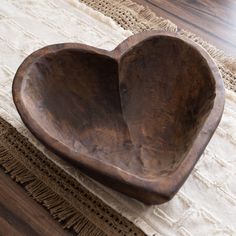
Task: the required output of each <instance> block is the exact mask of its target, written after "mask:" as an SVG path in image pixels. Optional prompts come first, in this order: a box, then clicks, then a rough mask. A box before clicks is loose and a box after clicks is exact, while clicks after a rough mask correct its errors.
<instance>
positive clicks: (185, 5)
mask: <svg viewBox="0 0 236 236" xmlns="http://www.w3.org/2000/svg"><path fill="white" fill-rule="evenodd" d="M134 1H135V2H137V3H141V4H143V5H145V6H148V7H149V8H150V9H151V10H152V11H154V12H155V13H156V14H157V15H158V16H162V17H163V18H168V19H170V20H171V21H172V22H174V23H175V24H177V25H178V26H179V27H180V28H183V29H186V30H189V31H191V32H193V33H195V34H197V35H199V36H201V37H202V38H203V39H205V40H207V41H208V42H210V43H212V44H213V45H215V46H216V47H218V48H220V49H222V50H224V51H225V52H226V53H227V54H231V55H233V56H236V0H134Z"/></svg>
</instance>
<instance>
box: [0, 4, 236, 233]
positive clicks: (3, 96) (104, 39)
mask: <svg viewBox="0 0 236 236" xmlns="http://www.w3.org/2000/svg"><path fill="white" fill-rule="evenodd" d="M129 35H131V32H129V31H125V30H123V29H122V28H120V27H119V26H118V25H117V24H116V23H115V22H114V21H112V20H111V19H109V18H107V17H105V16H103V15H102V14H100V13H98V12H95V11H94V10H92V9H90V8H88V7H87V6H85V5H84V4H81V3H79V2H77V1H76V0H37V1H36V0H1V5H0V116H1V117H3V118H5V119H6V120H7V121H8V122H10V123H11V124H12V125H13V126H14V127H16V128H17V130H18V131H19V132H21V133H22V134H23V135H25V136H26V137H28V138H29V140H30V141H31V142H32V143H33V144H34V145H35V146H37V148H38V149H40V150H41V151H43V152H44V153H45V154H46V155H47V156H48V158H50V159H51V160H53V161H54V162H55V163H56V164H57V165H58V166H63V168H64V169H66V170H68V173H69V174H71V175H73V176H74V177H75V178H76V179H77V180H78V181H79V182H80V183H81V184H82V185H83V186H85V187H86V188H87V189H89V190H90V191H91V192H93V193H94V194H96V195H97V196H98V197H99V198H101V199H102V200H103V201H104V202H106V203H107V204H108V205H109V206H111V207H112V208H114V209H115V210H116V211H118V212H119V213H121V214H122V215H123V216H125V217H126V218H128V219H129V220H130V221H132V222H133V223H134V224H136V225H137V226H138V227H139V228H141V229H142V230H143V231H144V232H145V233H146V234H147V235H152V236H154V235H155V236H157V235H164V236H168V235H177V236H178V235H182V236H187V235H197V236H199V235H200V236H201V235H204V236H205V235H209V236H211V235H219V236H222V235H236V181H235V179H236V178H235V177H236V168H235V167H236V96H235V95H234V94H233V93H231V92H229V91H226V105H225V111H224V115H223V118H222V121H221V123H220V125H219V127H218V129H217V131H216V133H215V134H214V136H213V138H212V140H211V142H210V144H209V145H208V147H207V149H206V151H205V152H204V154H203V156H202V157H201V159H200V161H199V162H198V164H197V166H196V167H195V169H194V170H193V172H192V174H191V175H190V177H189V178H188V180H187V181H186V183H185V184H184V186H183V187H182V188H181V190H180V191H179V193H178V194H177V195H176V196H175V197H174V199H173V200H171V201H170V202H168V203H165V204H163V205H160V206H145V205H143V204H142V203H140V202H138V201H136V200H134V199H131V198H128V197H126V196H124V195H122V194H119V193H117V192H115V191H113V190H111V189H108V188H106V187H104V186H102V185H101V184H98V183H97V182H95V181H94V180H91V179H90V178H88V177H86V176H85V175H84V174H81V173H80V172H79V171H78V170H77V169H75V168H74V167H72V166H71V165H70V164H68V163H65V162H64V161H63V160H61V159H60V158H59V157H57V156H56V155H54V154H52V153H50V152H49V151H48V150H46V149H45V148H44V147H43V145H41V144H40V143H39V142H38V141H37V140H36V139H35V138H34V137H33V136H32V135H31V134H30V132H29V131H28V130H27V129H26V128H25V126H24V125H23V124H22V121H21V120H20V118H19V115H18V113H17V111H16V109H15V106H14V104H13V101H12V95H11V86H12V80H13V76H14V74H15V72H16V70H17V68H18V66H19V65H20V64H21V62H22V61H23V59H24V58H25V57H26V56H28V55H29V54H30V53H31V52H33V51H35V50H36V49H39V48H41V47H43V46H45V45H48V44H55V43H62V42H80V43H86V44H89V45H93V46H96V47H100V48H104V49H108V50H111V49H113V48H114V47H115V46H116V45H117V44H119V43H120V42H121V41H122V40H124V39H125V38H126V37H128V36H129ZM65 166H66V168H65Z"/></svg>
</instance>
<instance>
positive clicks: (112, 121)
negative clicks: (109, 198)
mask: <svg viewBox="0 0 236 236" xmlns="http://www.w3.org/2000/svg"><path fill="white" fill-rule="evenodd" d="M29 76H30V79H29ZM13 98H14V102H15V104H16V107H17V109H18V112H19V113H20V115H21V118H22V120H23V121H24V123H25V125H26V126H27V127H28V128H29V129H30V130H31V132H32V133H34V134H35V136H36V137H37V138H38V139H40V140H41V141H42V142H43V143H44V144H45V145H46V146H47V147H48V148H50V149H51V150H52V151H53V152H55V153H57V154H59V155H60V156H61V157H63V158H64V159H66V160H68V161H71V162H73V163H74V164H75V165H77V166H78V167H79V168H80V169H81V170H83V171H84V172H85V173H86V174H88V175H90V176H91V177H94V178H95V179H96V180H98V181H101V182H102V183H104V184H105V185H108V186H110V187H112V188H114V189H116V190H118V191H120V192H122V193H125V194H127V195H129V196H131V197H134V198H136V199H138V200H140V201H143V202H145V203H147V204H158V203H163V202H166V201H168V200H170V199H171V198H172V197H173V196H174V194H175V193H176V192H177V191H178V189H179V188H180V187H181V186H182V184H183V182H184V181H185V180H186V178H187V176H188V175H189V174H190V172H191V170H192V168H193V167H194V165H195V163H196V161H197V160H198V158H199V157H200V155H201V154H202V152H203V150H204V148H205V146H206V145H207V143H208V142H209V140H210V138H211V136H212V134H213V133H214V131H215V128H216V127H217V125H218V122H219V121H220V118H221V115H222V111H223V104H224V89H223V82H222V80H221V78H220V74H219V71H218V69H217V67H216V65H215V64H214V62H213V60H212V59H211V58H210V56H209V55H208V54H207V53H206V52H205V51H204V50H203V49H202V48H201V47H199V46H196V45H195V44H193V43H192V42H190V41H184V40H181V39H179V36H177V34H169V33H163V32H161V33H158V32H157V31H153V32H144V33H140V34H137V35H134V36H131V37H129V38H128V39H127V40H125V41H124V42H122V43H121V44H120V45H119V46H118V47H117V48H116V49H115V50H113V51H111V52H109V51H105V50H101V49H96V48H93V47H90V46H86V45H82V44H71V43H68V44H58V45H53V46H48V47H45V48H43V49H41V50H39V51H37V52H35V53H33V54H32V55H30V56H29V57H28V58H27V59H26V60H25V61H24V63H23V64H22V65H21V66H20V68H19V69H18V71H17V73H16V75H15V78H14V82H13ZM147 193H148V194H147Z"/></svg>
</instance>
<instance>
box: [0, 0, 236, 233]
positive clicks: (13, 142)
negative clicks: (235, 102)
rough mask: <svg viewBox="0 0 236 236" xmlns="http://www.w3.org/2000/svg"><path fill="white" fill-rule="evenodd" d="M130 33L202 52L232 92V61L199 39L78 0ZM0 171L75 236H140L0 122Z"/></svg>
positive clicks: (136, 10)
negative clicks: (151, 34) (169, 39)
mask: <svg viewBox="0 0 236 236" xmlns="http://www.w3.org/2000/svg"><path fill="white" fill-rule="evenodd" d="M81 2H83V3H85V4H87V5H88V6H90V7H92V8H94V9H95V10H97V11H100V12H101V13H103V14H104V15H107V16H109V17H111V18H112V19H114V20H115V21H116V22H117V23H118V24H119V25H121V26H122V27H123V28H124V29H128V30H130V31H132V32H133V33H138V32H141V31H145V30H153V29H155V30H164V31H170V32H176V33H177V34H179V35H181V36H182V37H187V38H189V39H190V40H193V41H194V42H196V43H197V44H199V45H201V46H202V47H204V48H205V49H206V50H207V51H208V52H209V54H210V55H211V56H212V57H213V58H214V60H215V61H216V63H217V65H218V67H219V69H220V72H221V74H222V78H223V80H224V83H225V87H226V88H227V89H229V90H232V91H234V92H236V75H235V74H236V60H235V59H234V58H232V57H228V56H226V55H224V52H223V51H221V50H219V49H217V48H216V47H214V46H212V45H211V44H209V43H207V42H205V41H204V40H202V39H201V38H200V37H197V36H196V35H194V34H192V33H190V32H187V31H185V30H183V29H179V28H178V27H177V26H176V25H175V24H173V23H172V22H170V21H169V20H166V19H163V18H160V17H157V16H156V15H155V14H154V13H153V12H151V11H150V10H148V9H146V8H145V7H143V6H140V5H137V4H136V3H134V2H132V1H130V0H82V1H81ZM0 165H1V166H2V167H3V168H4V169H5V171H6V172H7V173H8V174H10V176H11V177H12V178H13V179H14V180H15V181H16V182H18V183H19V184H21V185H22V187H24V188H25V189H26V190H27V191H28V193H29V194H30V195H31V196H32V197H33V198H34V199H35V200H36V201H38V202H39V203H40V204H41V205H43V206H44V207H46V208H47V209H48V210H49V212H50V214H51V215H52V217H54V218H55V219H56V220H58V221H59V222H61V223H62V226H63V227H64V228H68V229H69V228H70V229H72V230H74V231H75V232H76V233H78V234H79V235H86V236H87V235H91V236H93V235H97V236H101V235H145V234H144V233H143V232H141V231H140V230H139V229H138V228H137V227H136V226H135V225H134V224H133V223H131V222H129V221H128V220H127V219H126V218H124V217H122V216H121V215H120V214H118V213H117V212H115V211H114V210H113V209H111V208H110V207H109V206H107V205H106V204H105V203H103V202H102V201H101V200H100V199H99V198H97V197H96V196H94V195H93V194H92V193H90V192H89V191H88V190H87V189H86V188H85V187H83V186H82V185H81V184H79V183H78V182H77V181H76V180H75V179H73V178H72V177H71V176H70V175H68V174H67V173H66V172H64V171H62V170H61V169H60V168H59V167H58V166H56V165H55V164H54V163H53V162H52V161H50V160H49V159H48V158H47V157H46V156H45V155H44V154H43V153H41V152H40V151H39V150H37V149H36V148H35V147H34V146H33V145H32V144H31V143H30V142H29V141H28V140H27V139H26V138H25V137H24V136H23V135H21V134H20V133H18V132H17V130H16V129H15V128H13V127H12V126H11V125H10V124H9V123H7V122H6V121H5V120H4V119H2V118H0Z"/></svg>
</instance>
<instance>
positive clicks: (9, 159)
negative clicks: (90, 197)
mask: <svg viewBox="0 0 236 236" xmlns="http://www.w3.org/2000/svg"><path fill="white" fill-rule="evenodd" d="M0 165H1V166H2V167H3V168H4V170H5V172H6V173H8V174H9V175H10V176H11V178H12V179H14V180H15V181H16V182H18V183H20V184H21V185H22V186H24V188H25V189H26V190H27V192H28V193H29V194H30V195H31V196H32V197H33V198H34V199H35V200H36V201H37V202H39V203H40V204H41V205H43V206H44V207H46V208H47V209H48V210H49V211H50V214H51V215H52V216H53V218H54V219H56V220H57V221H59V222H61V223H62V225H63V228H64V229H70V228H72V229H73V230H74V231H75V232H76V233H78V235H81V236H88V235H93V236H104V235H105V233H104V232H103V231H101V230H100V229H99V228H97V226H96V225H94V224H93V223H91V222H90V221H89V220H88V219H87V218H85V217H84V216H83V215H82V214H81V213H80V212H78V210H77V209H75V208H73V207H72V206H71V205H69V204H68V203H67V202H66V201H65V200H64V199H63V198H61V197H60V196H59V195H57V194H56V193H55V192H53V191H52V190H51V189H50V188H49V187H47V186H46V185H45V184H44V183H43V182H41V181H40V180H38V179H37V178H36V177H35V176H34V175H33V174H32V173H31V172H30V171H29V170H28V169H27V168H25V167H24V166H23V165H22V164H21V163H20V162H18V161H17V160H16V159H15V158H14V157H13V156H12V155H11V154H10V153H9V152H8V151H7V150H6V149H5V148H4V147H3V146H1V145H0Z"/></svg>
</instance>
